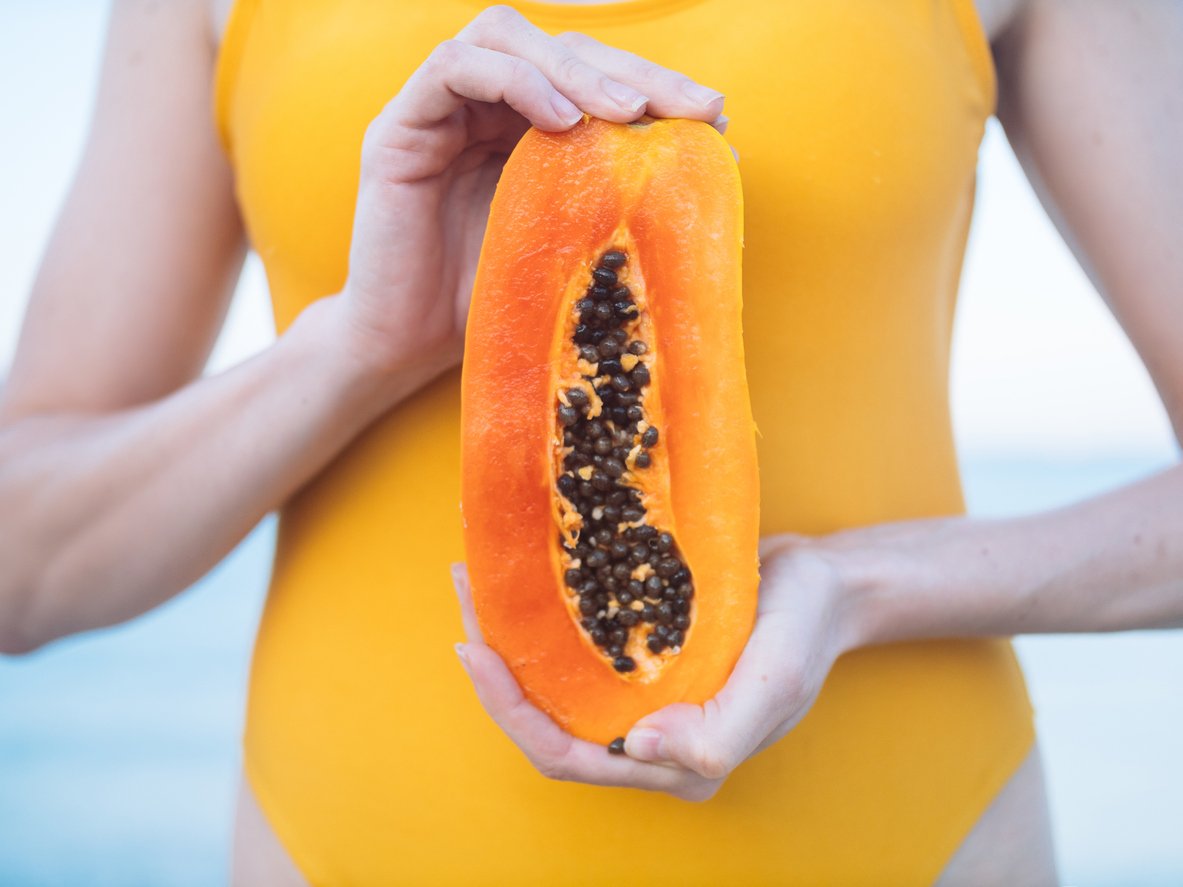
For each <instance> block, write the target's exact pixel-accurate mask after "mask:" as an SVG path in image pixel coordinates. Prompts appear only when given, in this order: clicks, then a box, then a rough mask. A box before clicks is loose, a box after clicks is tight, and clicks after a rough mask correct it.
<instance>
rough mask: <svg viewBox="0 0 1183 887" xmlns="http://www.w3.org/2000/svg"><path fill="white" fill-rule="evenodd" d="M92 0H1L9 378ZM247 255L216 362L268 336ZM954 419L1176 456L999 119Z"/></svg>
mask: <svg viewBox="0 0 1183 887" xmlns="http://www.w3.org/2000/svg"><path fill="white" fill-rule="evenodd" d="M106 9H107V4H106V3H99V2H94V0H90V2H87V0H55V2H52V3H44V2H37V0H5V2H3V3H0V121H3V129H2V130H0V377H2V375H3V373H4V369H5V368H6V367H7V366H8V364H9V362H10V361H11V356H12V352H13V349H14V347H15V344H16V340H17V336H18V334H19V325H20V318H21V316H22V314H23V310H24V304H25V300H26V298H27V294H28V291H29V288H30V286H31V283H32V280H33V276H34V274H35V271H36V266H37V262H38V258H39V255H40V252H41V250H42V248H43V245H44V242H45V239H46V238H47V236H48V234H49V231H50V228H51V226H52V223H53V219H54V215H55V213H56V211H57V208H58V205H59V204H60V202H61V199H62V197H63V195H64V194H65V191H66V189H67V187H68V186H69V182H70V178H71V175H72V172H73V168H74V165H75V163H76V161H77V157H78V154H79V152H80V150H81V147H82V140H83V137H84V135H85V131H86V126H87V122H88V116H89V110H90V103H91V101H92V98H93V92H94V88H95V81H96V72H97V65H98V59H99V54H100V51H101V48H102V36H103V29H104V26H105V18H106ZM272 329H273V328H272V324H271V318H270V311H269V308H268V306H267V296H266V288H265V282H264V278H263V274H262V272H261V269H260V267H259V264H258V262H257V260H254V259H252V260H251V261H250V262H248V265H247V269H246V272H245V273H244V276H243V281H242V284H241V285H240V287H239V292H238V295H237V297H236V299H235V304H234V307H233V309H232V311H231V315H230V317H229V320H228V322H227V326H226V329H225V331H224V333H223V336H222V339H221V340H220V342H219V345H218V348H217V349H216V351H215V353H214V356H213V358H212V359H211V365H210V367H209V371H211V372H216V371H217V370H219V369H222V368H225V367H226V366H229V365H232V364H233V363H235V362H237V361H238V360H241V359H242V358H243V357H244V356H247V355H249V354H251V353H253V352H254V351H256V350H258V349H259V348H263V347H266V345H267V343H268V342H269V341H270V339H271V336H272V335H273V331H272ZM951 384H952V398H953V413H954V424H955V428H956V431H957V438H958V442H959V446H960V447H961V449H962V451H963V452H966V453H970V454H1000V455H1024V456H1039V457H1043V458H1046V457H1063V458H1072V459H1080V458H1090V457H1097V456H1111V455H1139V456H1147V455H1149V456H1156V457H1159V458H1164V459H1165V458H1170V457H1171V456H1172V454H1173V453H1174V452H1175V448H1174V438H1173V436H1172V434H1171V431H1170V426H1169V423H1168V422H1167V420H1166V417H1165V415H1164V412H1163V410H1162V407H1161V405H1160V403H1159V401H1158V398H1157V395H1156V394H1155V392H1154V389H1153V386H1152V385H1151V384H1150V382H1149V379H1148V378H1147V376H1146V373H1145V371H1144V370H1143V369H1142V366H1141V364H1140V362H1139V360H1138V358H1137V355H1136V354H1135V353H1134V351H1133V349H1132V348H1131V347H1130V346H1129V344H1128V343H1127V341H1126V340H1125V338H1124V336H1123V334H1122V332H1121V330H1120V329H1119V328H1118V326H1117V325H1116V323H1114V321H1113V319H1112V317H1111V316H1110V314H1109V312H1108V310H1107V309H1106V308H1105V306H1104V304H1103V303H1102V301H1101V300H1100V298H1099V297H1098V296H1097V294H1096V292H1095V291H1094V290H1093V288H1092V286H1091V285H1090V283H1089V281H1088V280H1087V278H1086V277H1085V276H1084V274H1083V273H1082V272H1081V271H1080V270H1079V268H1078V267H1077V265H1076V262H1075V259H1074V258H1073V257H1072V255H1071V253H1070V252H1069V251H1068V250H1067V249H1066V248H1065V247H1064V245H1063V243H1062V242H1061V240H1060V238H1059V235H1058V234H1057V232H1056V231H1055V228H1054V227H1053V226H1052V225H1051V223H1050V222H1049V221H1048V220H1047V217H1046V215H1045V214H1044V213H1043V211H1042V209H1041V208H1040V206H1039V203H1038V201H1037V200H1036V198H1035V197H1034V195H1033V194H1032V193H1031V190H1030V188H1029V186H1028V185H1027V183H1026V180H1025V178H1024V177H1023V173H1022V170H1021V169H1020V168H1019V166H1018V164H1017V162H1016V161H1015V159H1014V157H1013V155H1012V154H1011V151H1010V148H1009V146H1008V145H1007V143H1006V139H1005V136H1004V135H1003V134H1002V132H1001V129H1000V128H999V127H998V125H997V123H996V122H993V121H992V122H991V124H990V127H989V129H988V132H987V135H986V138H985V141H984V142H983V146H982V151H981V163H980V168H979V197H978V207H977V214H976V217H975V221H974V229H973V233H972V235H971V239H970V247H969V252H968V255H967V259H966V267H965V273H964V277H963V285H962V293H961V300H960V304H959V308H958V316H957V326H956V333H955V339H954V359H953V370H952V381H951Z"/></svg>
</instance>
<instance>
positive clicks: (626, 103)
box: [604, 80, 649, 113]
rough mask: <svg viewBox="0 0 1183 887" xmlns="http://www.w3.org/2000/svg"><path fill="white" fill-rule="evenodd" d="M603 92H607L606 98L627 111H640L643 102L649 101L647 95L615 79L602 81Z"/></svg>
mask: <svg viewBox="0 0 1183 887" xmlns="http://www.w3.org/2000/svg"><path fill="white" fill-rule="evenodd" d="M604 92H606V93H607V94H608V98H610V99H612V101H614V102H616V104H618V105H620V107H622V108H624V110H626V111H628V112H629V113H633V112H635V111H640V110H641V108H642V107H644V105H645V103H646V102H648V101H649V97H648V96H645V95H641V94H640V93H639V92H637V91H636V90H635V89H633V88H632V87H631V86H625V85H624V84H623V83H619V82H617V81H616V80H606V81H604Z"/></svg>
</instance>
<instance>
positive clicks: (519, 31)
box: [457, 6, 648, 123]
mask: <svg viewBox="0 0 1183 887" xmlns="http://www.w3.org/2000/svg"><path fill="white" fill-rule="evenodd" d="M457 39H458V40H462V41H464V42H466V43H472V44H474V45H476V46H481V47H484V48H486V49H493V50H496V51H498V52H503V53H506V54H507V55H511V56H518V57H520V58H523V59H526V60H527V61H529V62H530V63H531V64H533V65H534V66H535V67H536V68H538V70H540V71H541V72H542V73H543V74H544V75H545V76H546V77H547V78H548V79H549V80H550V82H551V83H552V84H554V86H555V87H556V88H557V89H558V90H559V91H560V92H562V93H563V95H565V96H566V97H567V98H569V99H570V100H571V101H572V102H574V103H575V104H576V105H577V106H578V107H579V108H580V109H581V110H583V111H586V112H587V113H588V114H592V115H594V116H596V117H602V118H604V119H605V120H613V121H616V122H617V123H624V122H627V121H630V120H636V119H637V118H638V117H640V116H641V114H642V112H643V109H644V108H645V106H646V103H647V102H648V97H647V96H645V95H644V94H642V93H641V92H638V91H637V90H636V89H634V88H633V87H632V86H630V85H629V84H627V83H623V82H621V81H619V80H616V79H613V78H612V77H611V76H608V75H606V74H605V73H604V72H603V71H601V70H599V69H598V68H596V67H595V66H594V65H593V64H589V63H588V61H587V60H585V59H583V58H580V56H579V55H578V54H576V53H575V52H572V51H571V49H570V48H568V47H567V46H565V45H564V44H563V43H561V42H560V41H559V40H556V39H555V38H554V37H551V36H550V35H549V34H547V33H546V32H545V31H543V30H542V29H541V28H538V27H536V26H534V25H532V24H531V23H530V22H529V21H527V20H526V18H525V16H523V15H522V14H521V13H519V12H517V11H516V10H514V9H511V8H510V7H508V6H493V7H490V8H489V9H486V10H485V11H484V12H482V13H481V14H480V15H478V16H477V17H476V18H475V19H473V21H472V22H471V23H470V24H469V25H468V26H467V27H466V28H465V29H464V30H463V31H461V32H460V33H459V34H458V35H457Z"/></svg>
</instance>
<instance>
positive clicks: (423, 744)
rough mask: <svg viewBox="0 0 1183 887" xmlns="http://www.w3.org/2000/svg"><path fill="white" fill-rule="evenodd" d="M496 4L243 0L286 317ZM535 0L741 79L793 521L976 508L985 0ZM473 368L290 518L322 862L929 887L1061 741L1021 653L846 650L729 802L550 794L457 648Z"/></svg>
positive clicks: (340, 873)
mask: <svg viewBox="0 0 1183 887" xmlns="http://www.w3.org/2000/svg"><path fill="white" fill-rule="evenodd" d="M479 8H480V7H479V4H477V3H474V2H468V0H440V2H437V3H434V4H418V3H406V2H402V3H392V2H378V0H348V2H331V3H330V2H327V0H287V2H279V0H239V3H238V6H237V7H236V10H235V14H234V17H233V20H232V21H231V23H230V28H229V31H228V33H227V36H226V42H225V45H224V48H223V56H222V60H221V65H220V70H219V83H218V99H219V112H220V115H221V117H220V120H221V122H222V124H223V127H224V133H225V135H226V137H227V142H228V145H229V148H230V152H231V156H232V159H233V163H234V167H235V170H236V175H237V188H238V194H239V199H240V202H241V205H242V208H243V214H244V217H245V219H246V222H247V226H248V230H249V232H250V235H251V239H252V242H253V245H254V246H255V248H256V249H257V250H258V251H259V254H260V255H261V257H262V258H263V261H264V263H265V265H266V267H267V271H268V276H269V279H270V283H271V287H272V293H273V302H274V305H275V313H276V320H277V326H278V327H279V329H280V330H282V329H284V328H285V327H286V326H287V325H288V324H289V323H290V322H291V320H292V319H293V318H294V317H295V315H296V314H298V313H299V311H300V310H301V309H302V308H303V307H304V306H305V305H307V304H308V303H309V302H310V301H312V300H313V299H315V298H318V297H320V296H322V295H325V294H328V293H331V292H335V291H336V290H338V289H339V288H340V286H341V284H342V282H343V281H344V277H345V273H346V267H345V263H346V256H347V252H348V243H349V235H350V222H351V219H352V208H353V200H354V196H355V192H356V184H357V172H358V160H359V145H360V140H361V135H362V132H363V131H364V129H365V126H366V124H367V123H368V122H369V120H370V119H371V118H372V117H373V116H374V114H376V113H377V111H378V110H379V109H380V108H381V106H382V105H383V104H384V103H385V102H386V101H387V100H388V99H389V97H390V96H391V95H392V94H393V93H394V92H395V91H397V89H398V88H399V85H400V84H401V83H402V81H403V80H404V79H405V78H406V76H407V75H408V74H409V73H410V72H411V71H412V70H413V69H414V68H415V67H416V66H417V64H418V63H419V62H420V61H421V60H422V59H423V58H424V57H426V55H427V54H428V52H429V51H430V49H431V48H432V46H434V45H435V44H436V43H438V42H439V41H441V40H443V39H446V38H447V37H449V36H451V35H452V34H454V33H455V32H456V31H457V30H459V29H460V28H461V27H462V26H463V24H464V23H465V22H466V21H467V20H469V19H470V18H471V17H472V16H473V15H474V14H475V13H476V12H477V11H478V10H479ZM523 8H524V9H525V11H526V12H527V14H528V15H529V16H530V17H531V18H532V19H533V20H534V21H535V22H536V23H537V24H539V25H541V26H542V27H545V28H547V29H548V30H552V31H558V30H567V29H577V30H584V31H587V32H589V33H591V34H593V35H594V36H597V37H599V38H600V39H602V40H604V41H605V42H608V43H612V44H615V45H619V46H622V47H624V48H627V49H631V50H633V51H636V52H638V53H640V54H642V55H645V56H647V57H649V58H652V59H653V60H654V61H657V62H659V63H662V64H666V65H668V66H670V67H673V68H675V69H680V70H684V71H686V72H687V73H689V74H691V75H693V76H694V77H696V78H697V79H699V80H700V81H702V82H705V83H707V84H709V85H711V86H714V87H716V88H719V89H721V90H722V91H724V92H725V93H726V94H727V95H728V101H727V105H728V114H729V116H730V117H731V118H732V121H733V123H732V125H731V129H730V131H729V134H728V135H729V138H730V139H731V140H732V142H733V143H734V144H735V145H736V147H737V148H738V150H739V152H740V154H741V157H742V162H741V170H742V174H743V178H744V194H745V204H746V209H745V221H746V230H747V238H746V253H745V260H744V262H745V263H744V275H745V300H746V303H745V316H744V322H745V338H746V346H747V351H748V374H749V379H750V385H751V392H752V399H753V408H754V411H755V415H756V420H757V424H758V426H759V428H760V439H759V447H760V461H761V482H762V491H761V493H762V500H763V511H762V521H763V532H765V533H772V532H778V531H785V530H794V531H798V532H807V533H821V532H827V531H831V530H835V529H839V528H842V527H849V526H856V525H861V524H867V523H874V522H880V521H887V520H898V519H905V518H910V517H921V516H928V515H936V514H950V513H956V512H959V511H960V510H961V508H962V501H961V494H960V486H959V481H958V475H957V466H956V459H955V453H954V449H953V443H952V435H951V430H950V419H949V410H948V391H947V375H948V357H949V341H950V331H951V324H952V317H953V308H954V300H955V291H956V283H957V277H958V274H959V270H960V263H961V257H962V253H963V249H964V242H965V236H966V230H967V226H968V223H969V217H970V212H971V209H972V199H973V182H974V167H975V159H976V152H977V145H978V141H979V139H980V137H981V133H982V127H983V125H984V122H985V119H986V117H987V116H988V115H989V113H990V111H991V108H992V102H993V80H992V76H993V75H992V69H991V67H990V62H989V56H988V50H987V47H986V45H985V42H984V40H983V37H982V34H981V32H980V30H979V26H978V24H977V22H976V20H975V18H974V13H973V8H972V6H971V4H970V2H969V0H955V2H952V3H949V2H937V0H907V2H904V0H901V2H898V3H890V4H885V3H880V2H878V0H827V2H825V3H821V2H809V3H795V4H784V3H778V2H772V0H769V2H764V3H748V4H733V3H724V2H722V0H635V2H633V3H629V4H627V5H623V6H618V7H614V8H605V7H599V8H596V7H592V8H588V7H578V6H566V7H552V6H540V5H538V4H523ZM457 378H458V377H457V375H456V374H454V373H453V374H449V375H448V376H446V377H444V378H441V379H440V380H438V381H437V382H435V383H434V384H433V385H431V386H430V387H429V388H428V389H426V390H424V391H422V392H420V393H419V394H418V395H416V396H415V397H414V398H412V399H411V400H409V401H407V402H405V403H404V404H403V405H401V406H400V407H399V408H398V409H397V410H396V411H394V412H393V413H392V414H391V415H390V416H388V417H386V418H385V419H384V420H382V421H381V422H379V423H378V424H377V425H376V426H375V427H374V428H373V429H371V430H370V431H369V432H367V433H366V434H365V435H363V436H362V437H361V438H360V439H359V440H358V441H356V442H355V443H354V444H353V446H351V447H350V448H349V449H348V450H347V451H346V452H345V453H343V454H342V455H341V457H340V458H338V459H337V460H336V462H335V463H333V465H331V466H330V467H329V468H328V469H327V470H326V471H325V472H324V473H323V474H322V475H321V476H320V477H319V478H318V479H317V480H315V481H314V482H313V483H311V484H310V485H309V486H308V487H307V488H306V489H305V490H304V491H303V492H302V493H301V494H300V495H299V496H298V497H296V499H294V500H293V501H292V503H291V504H290V505H289V506H288V507H287V508H286V509H285V510H284V514H283V516H282V520H281V533H280V541H279V547H278V551H277V556H276V567H275V575H274V578H273V583H272V590H271V594H270V597H269V600H268V604H267V609H266V612H265V614H264V619H263V622H262V625H261V627H260V633H259V639H258V645H257V649H256V655H255V662H254V668H253V672H252V682H251V694H250V703H249V711H248V724H247V736H246V766H247V771H248V774H249V775H250V779H251V783H252V786H253V788H254V790H255V792H256V794H257V795H258V797H259V799H260V801H261V803H262V806H263V807H264V809H265V811H266V812H267V814H268V817H269V819H270V820H271V822H272V824H273V825H274V827H275V828H276V830H277V832H278V833H279V835H280V837H281V839H282V840H283V841H284V843H285V845H286V846H287V848H288V850H289V851H290V852H291V853H292V854H293V856H294V857H295V859H296V860H297V862H298V863H299V864H300V865H301V867H302V868H303V870H304V871H305V873H306V874H307V875H308V876H309V877H310V879H311V880H313V881H323V882H327V883H334V884H336V883H354V882H359V881H366V882H373V883H386V882H405V883H514V884H532V883H537V884H555V883H563V884H566V883H589V884H590V883H600V882H605V881H609V880H610V879H612V878H613V877H620V876H619V875H618V874H616V873H617V872H619V871H620V870H621V869H622V868H624V869H626V870H627V872H628V874H627V875H626V878H627V879H628V880H630V881H631V880H634V879H636V880H642V879H647V878H657V877H660V878H662V879H663V880H671V881H678V882H681V883H704V884H718V883H744V884H752V883H778V884H785V883H816V882H829V883H857V882H875V883H884V882H890V883H894V882H897V881H902V880H906V881H908V882H913V881H921V880H924V879H925V878H927V879H929V880H931V878H932V877H934V876H935V875H936V873H937V872H939V871H940V869H941V867H942V865H943V863H944V861H945V860H946V859H947V858H948V856H949V854H950V853H951V852H952V851H953V849H954V848H955V847H956V846H957V844H958V842H959V841H960V839H961V838H962V837H963V836H964V834H965V832H966V831H967V830H968V828H969V826H970V825H971V824H972V822H973V821H974V819H976V816H977V814H978V813H980V811H981V810H982V809H983V808H984V807H985V805H986V804H987V803H988V802H989V800H990V798H991V797H992V795H993V793H994V792H995V791H996V790H997V789H998V787H999V786H1000V785H1001V784H1002V783H1003V782H1004V781H1005V779H1006V777H1007V776H1008V775H1009V774H1010V772H1011V771H1012V770H1013V769H1014V767H1015V766H1016V765H1017V763H1018V762H1019V761H1020V760H1021V759H1022V757H1023V756H1024V755H1025V753H1026V751H1027V749H1028V747H1029V744H1030V740H1031V724H1030V715H1029V709H1028V706H1027V701H1026V697H1025V694H1024V691H1023V686H1022V680H1021V676H1020V675H1019V673H1018V670H1017V667H1016V666H1015V663H1014V660H1013V657H1012V655H1011V653H1010V650H1009V646H1008V645H1007V644H1005V643H1002V642H990V641H976V642H970V641H966V642H944V643H928V644H915V645H898V646H893V647H885V648H878V649H873V650H865V651H860V652H858V653H855V654H852V655H850V656H847V657H845V658H844V659H843V660H841V661H840V662H839V664H838V665H837V667H836V668H835V670H834V673H833V674H832V675H831V677H830V679H829V680H828V682H827V685H826V688H825V689H824V691H823V693H822V696H821V698H820V699H819V701H818V704H817V706H816V707H815V709H814V710H813V711H812V712H811V713H810V715H809V716H808V717H807V718H806V719H805V721H804V722H803V723H802V724H801V725H800V727H798V729H797V730H795V731H794V732H793V733H792V734H791V735H790V736H789V737H788V738H787V739H786V740H784V741H783V742H781V743H779V744H778V745H777V746H776V747H774V748H773V749H771V750H770V751H768V752H766V753H764V754H763V755H761V756H760V757H758V758H757V759H755V760H754V761H752V762H750V763H749V764H747V765H745V766H744V767H743V768H742V769H741V770H740V771H739V772H738V773H737V774H736V775H735V776H734V777H733V778H732V779H731V780H730V781H729V782H728V784H727V785H726V786H725V787H724V789H723V791H722V792H721V793H720V794H719V796H718V797H717V798H716V799H715V800H713V801H711V802H710V803H708V804H705V805H699V806H690V805H685V804H682V803H680V802H677V801H674V800H672V799H669V798H665V797H659V796H653V795H645V794H642V793H637V792H624V791H608V790H604V789H595V788H590V787H585V786H572V785H559V784H554V783H549V782H547V781H545V780H544V779H543V778H542V777H541V776H539V775H537V774H536V773H535V772H534V771H533V770H532V768H531V767H530V766H529V765H528V763H527V762H526V761H525V760H524V758H522V756H521V755H520V754H519V753H518V752H517V751H516V750H515V749H514V748H513V747H512V746H511V745H510V744H509V742H508V740H506V739H505V738H504V737H503V736H502V735H501V734H500V733H499V732H498V731H497V729H496V727H495V726H494V725H493V724H492V723H491V722H489V721H488V720H487V718H486V717H485V716H484V715H483V713H482V712H481V711H480V709H479V706H478V704H477V702H476V699H475V697H474V695H473V694H472V691H471V688H470V686H469V685H468V683H467V681H466V679H465V677H464V675H463V673H462V672H461V670H460V668H459V665H458V664H457V663H456V662H455V659H454V654H453V653H452V651H451V649H450V646H451V642H452V641H455V640H457V639H459V635H460V626H459V620H458V618H457V614H456V612H455V603H454V598H453V596H452V593H451V591H450V589H449V587H448V578H447V572H446V567H447V564H448V563H449V562H451V561H454V560H460V559H462V557H463V552H462V547H461V540H460V525H459V514H458V510H457V502H458V422H457V420H458V392H457ZM626 848H627V849H626Z"/></svg>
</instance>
